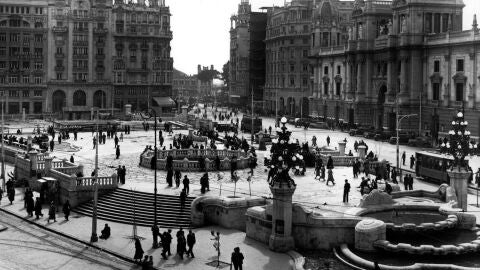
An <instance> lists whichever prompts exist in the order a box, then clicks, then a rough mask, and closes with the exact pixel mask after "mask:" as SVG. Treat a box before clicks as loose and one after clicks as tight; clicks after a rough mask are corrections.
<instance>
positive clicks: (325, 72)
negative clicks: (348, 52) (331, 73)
mask: <svg viewBox="0 0 480 270" xmlns="http://www.w3.org/2000/svg"><path fill="white" fill-rule="evenodd" d="M323 74H324V75H328V67H323Z"/></svg>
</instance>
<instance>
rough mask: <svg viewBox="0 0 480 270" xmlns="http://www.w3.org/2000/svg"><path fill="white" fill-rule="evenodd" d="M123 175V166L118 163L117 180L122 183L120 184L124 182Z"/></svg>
mask: <svg viewBox="0 0 480 270" xmlns="http://www.w3.org/2000/svg"><path fill="white" fill-rule="evenodd" d="M121 175H122V166H120V165H118V168H117V182H118V183H120V184H121V183H122V180H121Z"/></svg>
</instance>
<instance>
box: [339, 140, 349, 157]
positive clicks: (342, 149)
mask: <svg viewBox="0 0 480 270" xmlns="http://www.w3.org/2000/svg"><path fill="white" fill-rule="evenodd" d="M346 145H347V143H346V142H344V141H339V142H338V150H339V151H340V156H345V146H346Z"/></svg>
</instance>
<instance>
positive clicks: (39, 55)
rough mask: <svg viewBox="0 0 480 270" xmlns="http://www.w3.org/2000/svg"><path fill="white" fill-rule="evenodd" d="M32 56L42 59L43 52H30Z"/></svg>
mask: <svg viewBox="0 0 480 270" xmlns="http://www.w3.org/2000/svg"><path fill="white" fill-rule="evenodd" d="M31 55H32V56H33V58H34V59H42V58H43V54H36V53H35V54H31Z"/></svg>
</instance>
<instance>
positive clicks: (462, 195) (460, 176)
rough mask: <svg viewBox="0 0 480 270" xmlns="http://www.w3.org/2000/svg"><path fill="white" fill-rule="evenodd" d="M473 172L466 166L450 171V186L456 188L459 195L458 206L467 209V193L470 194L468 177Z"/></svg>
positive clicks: (456, 193)
mask: <svg viewBox="0 0 480 270" xmlns="http://www.w3.org/2000/svg"><path fill="white" fill-rule="evenodd" d="M471 173H472V172H469V171H467V169H466V168H463V167H462V168H459V167H455V168H453V169H452V170H450V171H448V176H449V177H450V186H451V187H452V188H453V189H454V190H455V195H457V204H458V205H457V207H458V208H460V209H462V210H464V211H467V206H468V204H467V195H468V178H469V177H470V174H471Z"/></svg>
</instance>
